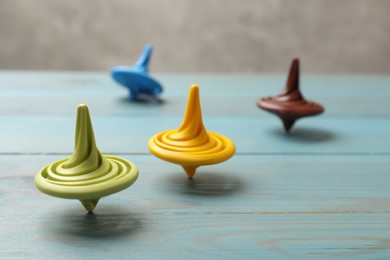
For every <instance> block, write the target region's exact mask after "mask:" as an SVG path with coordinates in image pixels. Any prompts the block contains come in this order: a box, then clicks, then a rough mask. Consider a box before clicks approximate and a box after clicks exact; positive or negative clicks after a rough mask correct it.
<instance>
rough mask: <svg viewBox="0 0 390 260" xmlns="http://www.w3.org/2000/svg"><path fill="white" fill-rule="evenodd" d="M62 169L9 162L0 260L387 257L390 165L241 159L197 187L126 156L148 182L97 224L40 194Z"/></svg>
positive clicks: (35, 160) (40, 161)
mask: <svg viewBox="0 0 390 260" xmlns="http://www.w3.org/2000/svg"><path fill="white" fill-rule="evenodd" d="M59 158H60V157H59V156H29V155H23V156H22V155H17V156H16V155H12V156H5V155H3V156H0V166H1V167H0V171H1V172H2V173H4V172H7V175H6V176H4V177H1V178H0V194H1V196H0V208H1V209H2V211H1V213H0V221H1V231H2V236H3V239H2V243H0V257H4V258H19V257H20V256H27V255H28V256H29V257H33V258H41V257H42V258H50V259H52V258H59V259H62V258H69V257H71V258H72V257H76V258H80V257H97V258H106V257H108V256H115V257H117V258H122V259H128V257H131V256H134V257H136V258H138V259H148V258H150V257H163V258H169V259H180V258H181V259H183V258H189V259H198V257H199V255H198V254H199V253H200V251H201V252H202V258H210V259H213V258H221V257H223V258H227V259H237V257H240V256H241V257H244V258H249V259H255V258H259V257H262V258H270V257H271V258H282V259H283V258H286V257H298V258H299V257H302V256H305V255H306V256H312V257H314V256H316V257H321V256H322V257H324V256H326V257H330V256H339V257H340V256H343V257H345V256H350V257H356V256H366V257H370V258H373V257H374V258H376V257H385V256H387V255H388V253H389V250H390V248H389V246H390V243H389V241H390V238H389V236H390V226H389V225H390V219H389V217H388V214H389V212H390V203H389V201H390V191H389V189H388V183H389V181H390V175H389V174H388V169H389V167H390V161H389V156H371V157H363V158H364V161H363V160H361V159H362V157H357V156H313V157H310V158H311V159H310V160H308V158H307V157H305V156H299V155H298V156H288V157H285V156H282V155H279V156H261V157H259V156H248V155H246V156H236V157H234V159H233V160H232V161H230V162H227V163H226V164H225V165H222V164H220V165H216V166H209V167H201V168H200V169H199V172H198V173H197V175H196V176H195V179H194V180H193V181H189V180H187V179H186V177H185V174H184V172H182V170H181V169H180V168H179V167H178V166H175V165H172V164H168V163H164V162H162V161H160V160H157V159H154V158H151V156H149V155H133V156H125V158H127V159H130V160H132V161H133V162H135V163H136V164H137V165H138V166H139V168H140V169H141V171H140V178H139V180H138V181H137V183H136V184H135V185H134V186H132V187H131V188H129V189H127V190H125V191H122V192H120V193H117V194H115V195H112V196H109V197H106V198H103V199H101V200H100V202H99V204H98V206H97V208H96V211H95V215H92V216H91V215H86V214H85V212H84V209H83V208H82V206H81V204H80V203H79V202H78V201H76V200H65V199H58V198H53V197H50V196H47V195H44V194H42V193H40V192H39V191H37V190H36V189H35V187H34V186H33V176H34V174H35V173H36V171H37V169H39V168H41V167H43V166H44V165H45V164H47V163H50V162H52V161H53V160H57V159H59ZM20 162H23V163H20ZM368 172H369V174H367V173H368ZM5 238H6V239H5Z"/></svg>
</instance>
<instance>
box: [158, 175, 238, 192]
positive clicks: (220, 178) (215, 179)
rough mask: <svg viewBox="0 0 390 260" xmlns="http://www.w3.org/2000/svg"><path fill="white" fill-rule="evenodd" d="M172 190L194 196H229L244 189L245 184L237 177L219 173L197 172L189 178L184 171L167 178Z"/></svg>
mask: <svg viewBox="0 0 390 260" xmlns="http://www.w3.org/2000/svg"><path fill="white" fill-rule="evenodd" d="M165 181H166V185H165V188H168V189H169V190H170V191H173V192H176V193H180V194H185V195H191V196H192V195H193V196H227V195H231V194H233V193H237V192H239V191H241V190H243V188H244V185H243V183H242V181H241V180H240V179H238V178H237V177H231V176H228V175H226V174H219V173H204V172H200V173H197V174H196V175H195V176H194V178H193V179H191V180H190V179H188V178H187V176H186V175H185V174H184V173H183V172H180V173H174V174H172V175H171V176H170V177H167V178H165Z"/></svg>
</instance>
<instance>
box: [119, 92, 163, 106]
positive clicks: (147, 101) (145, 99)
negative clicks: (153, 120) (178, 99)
mask: <svg viewBox="0 0 390 260" xmlns="http://www.w3.org/2000/svg"><path fill="white" fill-rule="evenodd" d="M119 101H120V102H121V103H126V104H140V105H156V106H157V105H164V104H165V102H166V101H165V100H164V99H161V98H159V97H153V96H147V95H142V94H140V95H139V96H138V99H136V100H130V99H129V98H127V97H122V98H120V99H119Z"/></svg>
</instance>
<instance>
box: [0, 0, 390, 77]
mask: <svg viewBox="0 0 390 260" xmlns="http://www.w3.org/2000/svg"><path fill="white" fill-rule="evenodd" d="M389 40H390V1H388V0H294V1H293V0H241V1H240V0H153V1H152V0H138V1H136V0H94V1H92V0H90V1H88V0H85V1H79V0H66V1H60V0H35V1H31V0H0V69H13V70H29V69H34V70H88V71H95V70H98V71H104V70H108V69H110V68H111V67H112V66H115V65H131V64H132V63H134V62H135V61H136V59H137V57H138V55H139V53H140V52H141V50H142V49H143V47H144V44H145V43H148V42H150V43H152V44H153V45H154V46H155V49H154V53H153V58H152V64H151V70H152V71H153V72H255V73H268V72H283V73H284V72H286V70H287V69H288V66H289V63H290V60H291V58H293V57H296V56H297V57H300V58H301V62H302V69H303V70H304V71H305V72H310V73H390V42H389Z"/></svg>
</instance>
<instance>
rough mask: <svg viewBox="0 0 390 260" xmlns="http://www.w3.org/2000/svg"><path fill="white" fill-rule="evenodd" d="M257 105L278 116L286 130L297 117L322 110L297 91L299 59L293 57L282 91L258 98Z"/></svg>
mask: <svg viewBox="0 0 390 260" xmlns="http://www.w3.org/2000/svg"><path fill="white" fill-rule="evenodd" d="M257 106H259V107H260V108H262V109H264V110H266V111H268V112H271V113H273V114H275V115H277V116H278V117H280V119H281V120H282V121H283V125H284V128H285V130H286V131H287V132H288V131H289V130H290V129H291V127H292V126H293V124H294V122H295V121H296V120H298V119H299V118H301V117H305V116H314V115H317V114H320V113H322V112H323V111H324V108H323V107H322V106H321V105H320V104H318V103H315V102H313V101H309V100H305V98H304V97H303V96H302V94H301V92H300V91H299V59H294V60H293V61H292V63H291V68H290V72H289V75H288V80H287V83H286V87H285V88H284V90H283V91H282V93H280V94H279V95H278V96H276V97H267V98H262V99H260V100H259V101H257Z"/></svg>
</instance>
